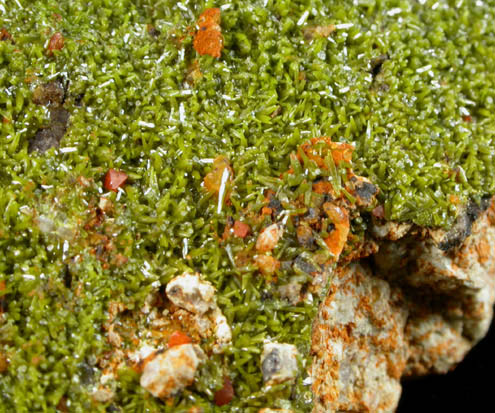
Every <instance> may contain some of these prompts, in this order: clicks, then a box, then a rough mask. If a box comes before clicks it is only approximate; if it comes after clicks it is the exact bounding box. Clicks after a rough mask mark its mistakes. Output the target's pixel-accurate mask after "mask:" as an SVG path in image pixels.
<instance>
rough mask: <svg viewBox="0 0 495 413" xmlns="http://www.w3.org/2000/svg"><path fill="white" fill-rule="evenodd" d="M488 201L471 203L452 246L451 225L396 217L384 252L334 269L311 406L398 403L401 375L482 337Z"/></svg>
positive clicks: (494, 237)
mask: <svg viewBox="0 0 495 413" xmlns="http://www.w3.org/2000/svg"><path fill="white" fill-rule="evenodd" d="M486 204H487V205H488V203H486ZM483 209H484V208H481V209H477V210H476V211H475V212H473V209H472V208H471V209H469V208H468V210H467V211H466V215H467V216H468V219H464V218H463V217H461V218H460V220H459V221H460V222H461V223H462V222H466V223H468V225H469V229H468V230H466V231H464V230H463V231H458V234H461V235H462V239H460V241H459V240H458V237H457V238H456V242H455V243H451V245H452V246H451V247H450V248H445V246H446V243H445V240H449V239H450V238H452V237H451V234H449V233H446V234H442V233H441V232H440V233H438V232H437V233H430V232H428V231H425V230H421V229H417V228H416V229H414V228H412V229H410V230H409V229H408V230H409V231H405V230H404V229H403V228H402V227H401V228H393V225H389V226H388V228H386V229H384V228H381V229H380V231H376V232H375V236H378V234H379V236H380V238H384V239H382V240H380V241H379V245H380V249H379V251H378V253H377V254H375V255H374V256H372V257H370V258H368V259H366V260H362V261H361V262H359V263H353V264H350V265H349V266H347V267H345V268H340V269H338V270H337V271H336V272H335V274H334V275H333V278H332V281H331V284H330V289H329V291H328V295H327V297H326V299H325V300H324V302H323V303H322V305H321V306H320V311H319V316H318V318H317V320H315V323H314V326H313V343H312V346H313V347H312V348H313V352H314V356H315V357H314V364H313V392H314V394H315V395H316V396H315V408H314V412H316V413H320V412H321V413H323V412H393V411H395V409H396V407H397V403H398V401H399V398H400V393H401V385H400V379H401V377H405V376H420V375H425V374H430V373H445V372H447V371H449V370H451V369H453V368H454V367H455V366H456V365H457V363H459V362H460V361H461V360H462V359H463V358H464V356H465V355H466V353H467V352H468V351H469V350H470V349H471V348H472V347H473V346H474V345H475V344H476V343H477V342H478V341H479V340H480V339H481V338H483V337H484V335H485V334H486V332H487V330H488V327H489V325H490V322H491V319H492V315H493V304H494V302H495V250H494V249H495V201H493V200H492V202H491V206H490V207H489V208H488V210H487V211H483ZM474 213H476V216H474V215H473V214H474ZM459 225H461V224H459ZM457 230H458V229H457Z"/></svg>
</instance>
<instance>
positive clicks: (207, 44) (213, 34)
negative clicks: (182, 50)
mask: <svg viewBox="0 0 495 413" xmlns="http://www.w3.org/2000/svg"><path fill="white" fill-rule="evenodd" d="M198 26H199V30H198V31H197V32H196V35H195V36H194V49H196V51H197V52H198V53H199V54H200V55H205V54H207V55H210V56H213V57H217V58H218V57H220V55H221V53H222V48H223V36H222V31H221V28H220V9H218V8H213V9H206V10H205V11H204V12H203V13H201V15H200V16H199V19H198Z"/></svg>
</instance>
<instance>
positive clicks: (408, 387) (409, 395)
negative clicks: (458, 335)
mask: <svg viewBox="0 0 495 413" xmlns="http://www.w3.org/2000/svg"><path fill="white" fill-rule="evenodd" d="M402 384H403V391H402V398H401V401H400V403H399V408H398V410H397V413H409V412H414V413H424V412H438V413H443V412H448V413H456V412H462V413H471V412H473V413H478V412H480V413H484V412H487V413H490V412H495V325H493V324H492V326H491V328H490V331H489V332H488V335H487V336H486V337H485V338H484V339H483V340H482V341H480V342H479V343H478V344H477V345H476V346H475V347H474V348H473V349H472V350H471V351H470V352H469V353H468V355H467V356H466V358H465V359H464V361H463V362H461V363H460V364H459V365H458V366H457V367H456V369H455V370H454V371H452V372H450V373H448V374H446V375H443V376H430V377H425V378H422V379H416V380H408V381H404V382H403V383H402Z"/></svg>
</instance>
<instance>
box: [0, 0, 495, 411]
mask: <svg viewBox="0 0 495 413" xmlns="http://www.w3.org/2000/svg"><path fill="white" fill-rule="evenodd" d="M208 7H220V8H221V10H222V11H221V28H222V33H223V36H224V49H223V51H222V56H221V58H219V59H215V58H212V57H209V56H199V55H197V53H196V52H195V50H194V48H193V44H192V37H191V34H190V33H191V30H193V28H194V25H195V22H196V21H197V18H198V16H199V15H200V13H201V12H202V11H203V10H204V9H205V8H208ZM494 21H495V1H491V0H488V1H484V2H481V1H479V2H474V1H462V0H451V1H447V0H438V1H431V0H420V1H413V0H410V1H406V0H376V1H373V0H356V1H352V2H351V1H348V0H331V1H323V0H322V1H318V0H300V1H298V0H263V1H243V0H232V1H230V2H227V1H226V2H223V1H218V2H215V3H214V2H205V1H192V0H189V1H187V0H185V1H183V2H182V3H179V2H176V1H172V0H141V1H139V0H135V1H130V0H90V1H88V0H84V1H83V0H58V1H49V0H43V1H29V0H0V28H4V29H5V30H6V31H7V32H8V33H9V34H10V35H11V36H12V38H11V39H10V38H8V37H7V36H6V35H5V34H3V35H2V38H3V40H2V41H0V90H1V93H0V213H1V220H0V274H1V275H0V277H1V278H2V279H3V280H4V282H5V289H3V290H2V291H1V292H0V294H1V295H2V298H1V301H0V304H1V310H2V313H3V315H2V316H1V317H2V321H0V356H1V360H0V361H2V363H0V364H2V365H4V367H5V364H6V362H8V367H6V369H5V368H2V370H5V371H3V372H2V373H0V393H1V400H2V402H1V403H0V411H3V412H12V411H16V412H19V413H21V412H34V411H47V412H48V411H56V410H57V407H56V406H59V409H62V410H60V411H63V409H64V408H67V410H68V411H73V412H88V411H105V409H109V410H107V411H120V410H118V409H122V410H123V411H128V412H157V411H166V412H181V411H187V408H188V407H190V406H194V405H195V406H204V409H205V411H206V412H210V411H226V412H227V411H231V412H234V411H237V412H248V413H249V412H256V411H257V410H258V408H259V407H265V406H270V407H279V408H292V409H293V410H294V411H297V412H298V411H310V409H311V392H310V388H309V387H308V386H305V385H303V383H302V381H303V379H304V377H303V376H301V377H299V378H298V379H297V382H296V384H295V391H294V389H293V388H292V386H291V385H290V384H285V385H280V386H278V387H274V388H272V389H271V390H263V386H262V377H261V374H260V361H259V359H260V353H261V350H262V343H263V341H264V340H265V339H266V338H268V337H270V338H271V339H272V340H274V341H279V342H285V343H294V344H296V345H297V346H298V348H299V350H300V352H301V354H303V355H304V356H306V359H307V355H308V349H309V342H310V328H311V319H312V317H313V316H314V308H315V306H316V303H317V300H316V299H315V302H314V303H310V302H307V303H301V304H298V305H297V306H291V305H290V304H288V303H287V302H286V301H284V300H281V299H279V298H277V297H276V295H272V294H271V292H270V288H271V287H270V286H268V285H267V283H266V282H265V280H264V278H263V277H261V276H260V275H259V274H258V273H257V272H256V271H255V270H254V268H253V266H252V265H251V266H247V267H246V268H244V269H243V270H242V271H241V270H240V269H238V268H236V267H235V266H234V265H233V254H234V253H236V252H239V251H240V250H242V249H243V248H248V249H249V248H250V249H252V248H253V244H254V242H255V238H254V237H251V238H249V242H248V241H244V240H242V239H236V240H233V241H232V242H231V243H230V244H228V246H227V245H226V244H225V243H222V244H221V243H219V242H218V241H217V238H216V234H219V235H221V234H222V232H223V229H224V227H225V224H226V222H227V217H228V216H230V217H233V218H234V219H238V218H240V217H241V216H242V215H243V214H244V212H245V211H246V210H249V211H254V212H257V211H259V209H260V208H261V206H262V205H263V199H264V196H263V191H264V190H265V189H266V188H268V187H273V186H274V185H275V184H276V183H277V182H278V180H277V178H278V177H279V176H280V175H281V174H282V173H283V172H285V171H287V170H288V169H289V167H290V157H289V154H290V153H292V152H295V151H296V148H297V146H298V145H300V144H301V143H302V142H304V141H305V140H307V139H308V138H311V137H315V136H321V135H326V136H331V137H332V139H333V140H334V141H341V142H354V143H355V147H356V150H355V153H354V166H355V171H356V173H357V174H360V175H364V176H367V177H369V178H370V179H371V180H372V181H373V182H374V183H375V184H377V185H378V186H379V188H380V190H381V193H380V195H379V202H381V203H382V204H383V205H384V207H385V215H386V217H387V218H388V219H395V220H412V221H414V222H415V223H417V224H420V225H429V226H430V225H437V226H438V225H442V226H445V225H449V224H450V223H451V222H452V220H453V218H454V217H455V214H456V202H457V201H456V202H452V201H453V198H452V197H451V195H456V196H457V197H458V198H459V201H460V203H461V204H462V203H464V202H466V201H467V200H468V199H479V198H480V197H481V196H483V195H486V194H490V193H493V192H495V179H494V172H495V160H494V148H495V143H494V136H495V116H494V114H495V102H494V99H495V88H494V87H495V70H494V68H495V29H494V27H495V26H494V25H493V22H494ZM330 24H333V25H335V31H334V32H333V33H331V34H330V35H329V36H328V37H321V36H319V35H315V36H313V37H314V38H313V39H311V38H308V37H311V36H308V33H309V32H311V30H309V31H308V30H307V29H308V27H311V26H316V25H319V26H328V25H330ZM150 27H153V28H154V29H156V30H152V29H150ZM55 32H60V33H62V35H63V37H64V39H65V43H64V47H63V49H62V50H59V51H55V52H54V53H53V55H52V56H50V55H49V54H48V53H47V51H46V50H47V45H48V41H49V39H50V38H51V36H52V35H53V34H54V33H55ZM305 34H306V36H305ZM195 59H197V60H198V62H199V68H200V70H201V72H202V75H203V76H202V78H201V79H197V80H196V81H195V82H194V84H188V82H187V78H188V73H189V76H190V72H191V67H193V62H194V60H195ZM55 79H57V80H59V81H61V82H63V83H65V84H66V86H68V94H67V96H66V99H65V102H64V107H65V109H67V110H68V111H69V112H70V114H71V117H70V124H69V127H68V130H67V133H66V134H65V136H64V137H63V139H62V141H61V144H60V147H59V148H58V149H51V150H50V151H48V152H46V153H44V154H40V153H38V152H33V153H28V147H29V142H30V140H31V139H32V138H33V137H34V136H35V134H36V131H37V130H38V129H39V128H40V127H41V126H46V125H47V124H48V123H49V119H50V112H49V111H50V108H48V107H46V106H42V105H37V104H35V103H33V101H32V96H33V91H34V89H35V88H36V86H37V85H39V84H43V83H47V82H49V81H51V80H55ZM189 83H191V82H189ZM218 155H223V156H225V157H227V158H228V159H229V160H230V164H231V165H232V169H233V171H234V174H235V181H234V184H233V189H232V193H231V196H230V203H225V204H224V205H223V207H222V208H221V211H220V213H218V212H217V207H218V206H217V201H216V198H214V197H212V196H211V195H208V194H207V192H206V191H205V190H204V189H203V188H202V187H201V183H202V181H203V178H204V176H205V175H206V173H208V171H209V170H210V169H211V164H210V163H208V162H209V161H208V160H211V159H213V158H215V157H217V156H218ZM109 168H115V169H119V170H123V171H125V172H126V173H127V174H128V175H129V180H128V182H127V184H126V186H125V187H124V192H123V193H120V194H117V193H113V192H111V193H109V194H107V195H106V196H107V198H108V199H110V201H111V202H112V203H113V209H112V211H110V212H108V213H107V214H106V215H105V219H104V220H103V222H102V218H101V216H100V215H101V213H99V212H98V210H97V208H96V207H97V205H98V202H99V197H100V196H101V194H103V193H104V192H106V191H105V190H104V189H103V185H102V179H103V176H104V174H105V173H106V171H107V170H108V169H109ZM310 173H312V172H311V171H310ZM314 176H317V173H316V174H315V175H314ZM314 176H313V177H314ZM292 179H294V180H296V181H297V179H298V177H293V178H292ZM301 179H302V178H301ZM296 184H301V182H300V181H299V182H296ZM275 186H276V185H275ZM301 188H302V189H301ZM299 190H300V191H302V192H300V193H304V191H305V190H306V191H308V187H307V184H306V188H305V187H304V183H303V185H302V186H301V187H300V188H299V189H298V191H299ZM309 191H310V186H309ZM285 207H286V208H288V207H289V206H288V204H287V205H285ZM253 225H254V224H253ZM265 225H266V222H259V223H258V224H257V226H256V225H254V227H253V228H252V229H253V231H254V233H256V232H258V231H259V229H260V228H261V227H263V226H265ZM95 228H96V229H95ZM290 234H291V232H290V228H289V229H288V235H287V237H284V241H283V242H281V243H280V245H279V246H277V249H276V250H275V252H274V254H275V255H276V256H277V257H278V258H279V259H281V260H282V259H286V260H289V259H291V258H294V257H296V256H297V255H298V254H300V252H301V249H300V247H298V246H297V244H296V243H295V242H293V238H291V236H292V235H290ZM110 241H111V246H110V247H109V242H110ZM244 243H248V244H249V245H244ZM119 254H120V255H119ZM123 257H126V258H127V261H126V260H125V259H124V258H123ZM187 269H194V270H197V271H199V272H201V273H202V274H203V276H204V277H205V278H206V279H208V280H209V281H211V282H212V283H213V284H214V285H215V287H216V288H217V289H218V304H219V306H220V307H221V309H222V310H223V312H224V314H225V315H226V316H227V318H228V320H229V323H230V324H231V326H232V329H233V346H232V347H231V348H229V349H227V351H226V352H225V354H224V355H222V356H215V357H214V358H213V359H212V360H211V361H210V362H208V363H206V364H205V365H204V366H203V367H202V368H201V371H200V374H199V378H198V380H197V382H196V383H195V384H194V385H193V386H191V387H189V388H188V389H187V390H186V391H185V392H183V393H182V396H181V397H177V398H176V399H175V402H174V403H175V405H167V406H166V405H165V404H163V402H161V401H160V400H158V399H156V398H154V397H152V396H151V395H150V394H149V393H148V392H147V391H145V390H144V389H142V388H141V387H140V386H139V376H138V375H137V374H136V373H134V372H133V370H132V369H130V368H128V369H126V368H124V369H122V371H121V372H120V375H119V378H118V380H117V383H116V384H115V386H116V387H115V397H114V398H113V400H112V401H111V402H107V403H97V402H94V401H92V399H91V395H90V393H91V391H92V389H93V387H92V386H94V383H96V382H97V381H98V380H99V374H100V373H99V371H98V369H93V368H92V367H91V366H93V365H94V364H95V363H96V359H97V358H99V357H101V356H102V355H103V354H105V353H106V352H109V351H113V350H112V347H111V346H110V345H109V344H108V342H107V340H106V338H105V335H104V331H103V330H102V323H103V322H104V321H105V320H106V319H107V318H108V303H109V302H110V301H118V302H123V303H124V304H125V305H126V306H127V308H128V309H130V310H132V309H139V308H140V307H141V306H142V303H143V301H144V298H145V297H146V296H147V295H148V294H149V292H150V291H152V289H153V288H154V287H153V285H158V284H160V285H164V284H166V283H167V282H168V281H169V280H170V279H171V278H172V277H174V276H175V275H178V274H180V273H181V272H183V271H184V270H187ZM306 275H307V274H306ZM306 275H305V274H304V273H302V274H294V273H293V272H292V271H287V270H280V274H279V276H278V282H279V283H284V282H285V283H286V282H287V281H289V280H291V279H293V277H299V279H298V280H299V281H304V280H305V278H304V277H305V276H306ZM291 277H292V278H291ZM152 284H153V285H152ZM222 370H223V371H222ZM225 373H227V374H228V375H229V376H230V377H231V378H232V380H233V382H234V388H235V393H236V397H235V399H234V400H233V401H232V402H231V403H230V404H229V405H227V406H224V407H221V408H220V407H215V408H213V407H211V406H212V404H211V400H212V399H213V393H214V392H215V390H216V389H218V388H219V387H221V385H222V376H223V374H225ZM112 409H113V410H112Z"/></svg>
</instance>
